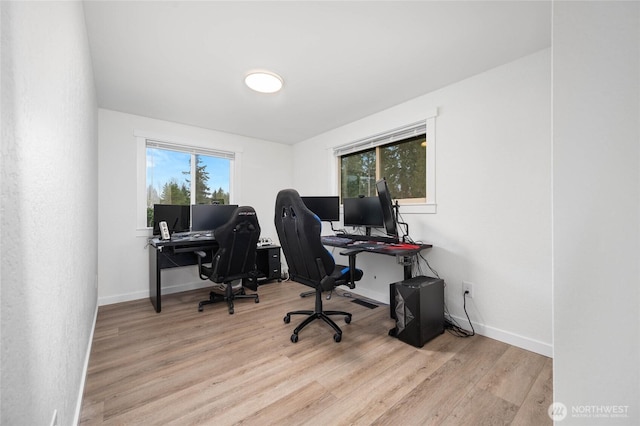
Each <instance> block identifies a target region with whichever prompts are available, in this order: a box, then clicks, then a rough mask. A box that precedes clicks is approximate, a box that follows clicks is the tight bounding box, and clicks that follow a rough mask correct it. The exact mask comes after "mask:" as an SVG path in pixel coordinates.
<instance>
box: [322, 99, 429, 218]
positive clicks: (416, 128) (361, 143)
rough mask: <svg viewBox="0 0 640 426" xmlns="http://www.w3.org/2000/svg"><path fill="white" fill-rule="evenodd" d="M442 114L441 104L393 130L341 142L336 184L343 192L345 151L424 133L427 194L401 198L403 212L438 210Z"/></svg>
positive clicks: (334, 156)
mask: <svg viewBox="0 0 640 426" xmlns="http://www.w3.org/2000/svg"><path fill="white" fill-rule="evenodd" d="M437 116H438V110H437V108H434V109H433V110H430V111H428V112H427V114H426V118H425V119H423V120H420V121H417V122H413V123H410V124H406V125H403V126H400V127H397V128H395V129H392V130H387V131H384V132H381V133H377V134H375V135H371V136H367V137H364V138H362V139H358V140H355V141H352V142H349V143H346V144H343V145H339V146H336V147H334V148H333V149H332V150H330V153H329V154H330V156H331V161H330V164H332V165H333V166H332V168H333V170H332V173H331V176H332V177H333V179H334V182H333V187H334V188H336V192H337V193H338V194H340V187H339V185H340V183H339V179H338V173H340V168H339V167H340V166H339V158H340V156H342V155H345V154H351V153H354V152H360V151H365V150H367V149H371V148H375V147H378V146H381V145H386V144H389V143H392V142H396V141H399V140H403V139H408V138H410V137H412V136H417V135H420V134H424V135H425V136H426V139H427V149H426V156H427V171H426V176H425V178H426V180H427V182H426V189H427V197H426V201H425V202H424V203H403V202H402V201H401V200H400V205H401V206H402V209H401V213H402V214H421V213H436V211H437V203H436V117H437ZM392 195H393V194H392Z"/></svg>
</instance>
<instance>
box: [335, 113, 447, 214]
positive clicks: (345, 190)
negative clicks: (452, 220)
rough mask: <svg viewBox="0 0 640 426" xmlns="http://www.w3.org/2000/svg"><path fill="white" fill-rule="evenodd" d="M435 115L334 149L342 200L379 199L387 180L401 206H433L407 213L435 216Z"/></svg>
mask: <svg viewBox="0 0 640 426" xmlns="http://www.w3.org/2000/svg"><path fill="white" fill-rule="evenodd" d="M436 115H437V111H434V112H433V113H432V114H431V115H429V116H428V118H427V119H426V120H422V121H419V122H416V123H412V124H408V125H406V126H402V127H400V128H397V129H393V130H390V131H387V132H383V133H380V134H377V135H373V136H370V137H367V138H364V139H360V140H357V141H355V142H351V143H349V144H346V145H342V146H339V147H337V148H335V149H334V151H333V153H334V155H335V156H336V157H337V169H338V170H337V172H338V173H337V174H338V187H339V193H340V196H341V198H352V197H357V196H359V195H364V196H367V197H371V196H376V195H377V193H376V185H375V184H376V181H378V180H379V179H381V178H383V177H384V178H386V180H387V184H388V185H389V190H390V192H391V194H392V195H393V198H394V199H398V200H399V201H400V203H401V204H403V205H427V206H429V207H430V208H427V209H422V210H415V209H413V211H409V210H405V211H407V212H421V213H422V212H426V213H435V131H434V128H435V116H436Z"/></svg>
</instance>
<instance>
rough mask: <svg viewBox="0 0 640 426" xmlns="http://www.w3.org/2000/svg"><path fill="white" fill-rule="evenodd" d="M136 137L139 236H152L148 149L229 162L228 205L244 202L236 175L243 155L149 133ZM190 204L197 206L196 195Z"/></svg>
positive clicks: (237, 175)
mask: <svg viewBox="0 0 640 426" xmlns="http://www.w3.org/2000/svg"><path fill="white" fill-rule="evenodd" d="M134 137H135V138H136V157H137V179H136V183H137V200H136V206H137V207H136V232H137V234H138V235H139V236H149V235H150V233H151V229H152V228H150V227H148V226H147V147H153V148H160V149H165V150H172V151H179V152H185V153H190V154H201V155H208V156H212V157H222V158H227V159H229V160H230V164H229V168H230V170H229V174H230V176H229V203H231V204H237V203H238V201H237V200H239V199H241V196H240V188H241V185H240V179H239V178H240V176H239V173H238V172H237V171H238V170H239V167H240V163H241V161H242V151H240V150H227V149H217V148H211V147H210V146H207V144H206V143H203V142H201V141H187V140H184V139H178V138H174V137H167V136H163V135H157V134H152V133H149V132H141V131H134ZM208 145H210V144H208ZM191 168H192V170H191V174H192V175H195V162H193V161H192V162H191ZM191 204H195V191H191Z"/></svg>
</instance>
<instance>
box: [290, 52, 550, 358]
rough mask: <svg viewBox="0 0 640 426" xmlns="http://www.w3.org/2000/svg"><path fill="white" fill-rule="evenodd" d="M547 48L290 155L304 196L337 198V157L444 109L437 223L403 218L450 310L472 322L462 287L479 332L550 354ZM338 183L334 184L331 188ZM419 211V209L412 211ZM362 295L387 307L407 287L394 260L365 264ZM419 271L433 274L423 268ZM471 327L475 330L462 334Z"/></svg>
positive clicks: (432, 218)
mask: <svg viewBox="0 0 640 426" xmlns="http://www.w3.org/2000/svg"><path fill="white" fill-rule="evenodd" d="M550 57H551V54H550V49H546V50H543V51H541V52H538V53H536V54H533V55H530V56H528V57H525V58H523V59H520V60H518V61H515V62H512V63H509V64H506V65H504V66H501V67H499V68H496V69H493V70H490V71H488V72H485V73H483V74H480V75H478V76H475V77H472V78H470V79H468V80H465V81H462V82H459V83H456V84H454V85H451V86H449V87H446V88H444V89H442V90H438V91H436V92H433V93H430V94H428V95H425V96H422V97H419V98H416V99H414V100H411V101H409V102H405V103H403V104H401V105H397V106H396V107H393V108H390V109H388V110H385V111H382V112H380V113H378V114H374V115H372V116H369V117H367V118H365V119H363V120H360V121H357V122H354V123H351V124H349V125H346V126H343V127H341V128H338V129H335V130H333V131H330V132H327V133H325V134H323V135H320V136H318V137H315V138H313V139H310V140H307V141H304V142H302V143H299V144H297V145H295V146H294V164H295V165H296V168H295V169H294V183H295V185H294V186H295V187H296V188H297V189H298V190H299V191H300V192H301V193H303V194H307V195H322V194H328V193H332V194H337V188H331V187H330V186H331V185H327V183H326V182H327V180H326V179H325V180H318V179H317V176H333V175H334V173H335V172H334V167H335V163H334V161H333V159H332V158H331V155H330V151H331V148H332V147H334V146H337V145H341V144H344V143H347V142H350V141H353V140H356V139H360V138H363V137H366V136H369V135H372V134H375V133H378V132H382V131H384V130H388V129H392V128H395V127H399V126H401V125H403V124H408V123H411V122H415V121H418V120H420V119H424V118H425V114H426V112H427V111H429V110H431V109H433V108H437V109H438V111H439V115H438V117H437V119H436V144H437V147H436V151H437V153H436V156H437V160H436V161H437V167H436V185H437V191H436V197H437V200H436V201H437V213H436V214H426V213H413V214H412V213H404V212H405V211H410V210H409V209H408V208H402V207H401V209H400V212H401V214H402V215H403V217H404V219H405V220H406V221H407V222H409V225H410V234H411V237H412V238H413V239H414V240H421V241H425V242H428V243H432V244H433V246H434V247H433V248H432V249H430V250H428V251H425V252H424V254H425V257H426V258H427V259H428V260H429V263H430V264H431V266H433V268H434V269H435V270H437V271H438V272H439V274H440V276H441V277H442V278H444V280H445V282H446V291H445V298H446V304H447V307H448V309H449V311H450V312H451V313H452V314H453V315H454V316H456V317H458V318H463V317H464V312H463V308H462V302H463V299H462V296H461V294H462V289H461V285H462V281H463V280H467V281H470V282H472V283H474V284H475V289H474V291H475V297H474V299H472V300H470V301H469V303H467V309H468V312H469V315H470V317H471V319H472V321H473V322H474V326H475V327H476V330H477V331H479V332H480V333H482V334H485V335H487V336H491V337H495V338H497V339H500V340H503V341H506V342H509V343H511V344H514V345H517V346H521V347H524V348H527V349H530V350H532V351H536V352H539V353H543V354H546V355H551V340H552V338H551V334H552V333H551V329H552V326H551V304H552V300H551V143H550V135H551V109H550V104H551V81H550V75H551V63H550ZM334 180H335V179H334ZM415 210H416V209H411V211H415ZM358 266H360V267H362V269H363V270H364V271H365V276H364V278H363V280H362V281H361V282H359V283H358V286H357V289H356V291H357V292H358V293H360V294H363V295H365V296H368V297H373V298H374V299H377V300H380V301H383V302H388V298H389V296H388V283H390V282H393V281H397V280H399V279H401V277H402V268H401V267H400V266H398V265H396V264H395V259H394V258H391V257H389V258H387V257H383V256H379V255H375V254H370V253H367V254H365V255H362V256H359V257H358ZM423 271H424V272H425V274H426V275H431V274H430V273H429V272H428V270H427V268H426V267H425V266H424V264H423ZM463 325H465V326H466V327H467V328H468V325H467V324H464V323H463Z"/></svg>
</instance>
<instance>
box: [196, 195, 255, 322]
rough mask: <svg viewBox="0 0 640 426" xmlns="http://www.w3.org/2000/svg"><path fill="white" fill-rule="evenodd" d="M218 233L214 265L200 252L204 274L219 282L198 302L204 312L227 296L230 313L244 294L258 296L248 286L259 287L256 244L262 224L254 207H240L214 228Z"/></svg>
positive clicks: (200, 269) (244, 296)
mask: <svg viewBox="0 0 640 426" xmlns="http://www.w3.org/2000/svg"><path fill="white" fill-rule="evenodd" d="M213 235H214V237H215V239H216V242H217V243H218V245H219V248H218V251H217V252H216V253H214V255H213V258H212V260H211V266H206V265H204V264H203V263H202V262H203V259H204V258H205V256H206V255H205V253H204V252H203V251H198V252H196V255H197V256H198V270H199V272H200V278H202V279H203V280H211V281H213V282H214V283H216V284H215V285H214V286H213V289H212V291H211V293H209V300H203V301H202V302H200V303H199V304H198V311H200V312H202V309H203V306H204V305H209V304H211V303H215V302H217V301H219V300H226V301H227V304H228V305H229V313H230V314H232V313H233V301H234V300H235V299H241V298H251V299H255V303H258V302H259V301H260V300H259V299H258V294H257V293H255V294H246V292H245V289H244V288H245V287H247V288H249V289H251V290H253V291H257V290H258V285H257V275H258V272H257V271H256V247H257V244H258V238H259V237H260V225H259V224H258V218H257V216H256V212H255V210H254V209H253V207H247V206H243V207H238V208H236V209H235V211H234V212H233V214H232V215H231V219H229V221H227V223H225V224H224V225H222V226H220V227H218V228H216V229H215V230H214V234H213Z"/></svg>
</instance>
